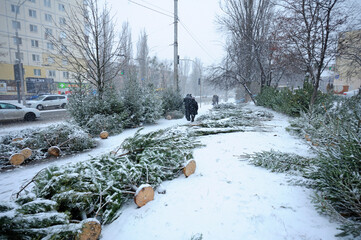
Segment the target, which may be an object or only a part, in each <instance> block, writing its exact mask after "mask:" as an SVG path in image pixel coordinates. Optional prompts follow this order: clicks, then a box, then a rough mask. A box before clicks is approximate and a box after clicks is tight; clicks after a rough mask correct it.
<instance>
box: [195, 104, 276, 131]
mask: <svg viewBox="0 0 361 240" xmlns="http://www.w3.org/2000/svg"><path fill="white" fill-rule="evenodd" d="M272 118H273V114H272V113H270V112H267V111H260V110H257V111H252V110H251V109H246V108H244V107H243V106H242V105H235V104H229V103H227V104H219V105H216V106H214V107H213V109H212V110H211V111H210V113H209V114H205V115H202V116H200V117H198V118H197V122H199V123H198V124H196V125H195V126H194V128H193V129H192V131H193V134H195V135H196V136H201V135H210V134H217V133H231V132H243V131H247V130H248V129H249V128H252V127H256V126H261V125H262V123H261V122H262V121H267V120H271V119H272Z"/></svg>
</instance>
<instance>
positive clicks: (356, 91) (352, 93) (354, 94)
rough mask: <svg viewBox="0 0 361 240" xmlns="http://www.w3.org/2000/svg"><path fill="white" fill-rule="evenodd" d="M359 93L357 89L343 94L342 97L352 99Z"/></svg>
mask: <svg viewBox="0 0 361 240" xmlns="http://www.w3.org/2000/svg"><path fill="white" fill-rule="evenodd" d="M359 91H360V89H359V88H358V89H355V90H351V91H348V92H344V93H343V95H344V96H345V97H352V96H356V95H357V94H359Z"/></svg>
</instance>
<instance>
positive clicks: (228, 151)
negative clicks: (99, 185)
mask: <svg viewBox="0 0 361 240" xmlns="http://www.w3.org/2000/svg"><path fill="white" fill-rule="evenodd" d="M250 107H251V108H255V107H254V106H252V105H251V106H250ZM266 124H267V125H269V126H272V128H273V130H272V131H270V132H239V133H232V134H219V135H211V136H204V137H201V141H202V143H203V144H206V147H203V148H200V149H196V150H195V160H196V162H197V170H196V173H195V174H194V175H191V176H190V177H189V178H185V177H184V176H181V177H179V178H177V179H175V180H172V181H168V182H165V183H163V188H164V189H165V190H166V194H158V193H157V194H156V195H155V199H154V201H152V202H149V203H148V204H147V205H146V206H144V207H142V208H136V206H135V205H134V204H133V203H130V204H129V205H128V206H125V207H124V208H123V212H122V214H121V215H120V217H119V218H118V219H117V220H116V221H115V222H113V223H112V224H110V225H108V226H105V228H104V231H103V233H102V238H101V239H102V240H116V239H119V240H120V239H127V240H138V239H139V240H140V239H157V240H163V239H164V240H169V239H174V240H190V239H192V237H195V236H201V235H202V237H203V238H202V239H203V240H219V239H225V240H233V239H234V240H240V239H242V240H248V239H249V240H255V239H261V240H262V239H267V240H272V239H274V240H280V239H297V240H298V239H309V240H311V239H312V240H313V239H314V240H316V239H317V240H319V239H325V240H326V239H327V240H330V239H336V238H335V237H334V235H335V234H337V233H338V231H337V229H336V228H337V224H336V223H330V221H329V219H328V218H327V217H323V216H320V215H319V214H318V213H317V212H316V210H315V208H314V206H313V205H312V203H311V199H310V196H311V195H312V191H311V190H308V189H306V188H303V187H297V186H290V185H288V184H287V180H288V179H289V178H288V176H287V175H286V174H278V173H271V172H269V171H268V170H265V169H262V168H258V167H255V166H252V165H249V164H248V162H247V161H245V160H242V159H240V157H239V156H242V155H244V154H246V153H253V152H259V151H262V150H270V149H274V150H280V151H283V152H292V153H297V154H300V155H309V152H308V147H307V146H306V145H305V143H303V142H302V141H301V140H299V139H297V138H295V137H292V136H290V135H289V134H288V133H287V132H286V131H285V127H286V126H287V125H288V122H287V118H286V117H285V116H283V115H281V114H277V113H276V114H275V118H274V119H273V120H272V121H270V122H266ZM198 239H200V238H198Z"/></svg>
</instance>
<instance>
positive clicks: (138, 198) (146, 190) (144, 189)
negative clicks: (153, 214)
mask: <svg viewBox="0 0 361 240" xmlns="http://www.w3.org/2000/svg"><path fill="white" fill-rule="evenodd" d="M152 200H154V190H153V188H152V187H151V186H150V185H149V184H142V185H140V186H139V187H138V189H137V191H136V192H135V196H134V202H135V204H137V206H138V207H143V206H144V205H145V204H147V203H148V202H150V201H152Z"/></svg>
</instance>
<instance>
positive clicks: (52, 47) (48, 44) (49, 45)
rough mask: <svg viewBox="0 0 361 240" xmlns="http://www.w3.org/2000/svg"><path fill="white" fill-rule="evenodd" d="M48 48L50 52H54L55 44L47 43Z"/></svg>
mask: <svg viewBox="0 0 361 240" xmlns="http://www.w3.org/2000/svg"><path fill="white" fill-rule="evenodd" d="M46 48H47V49H49V50H54V44H53V43H52V42H47V43H46Z"/></svg>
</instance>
